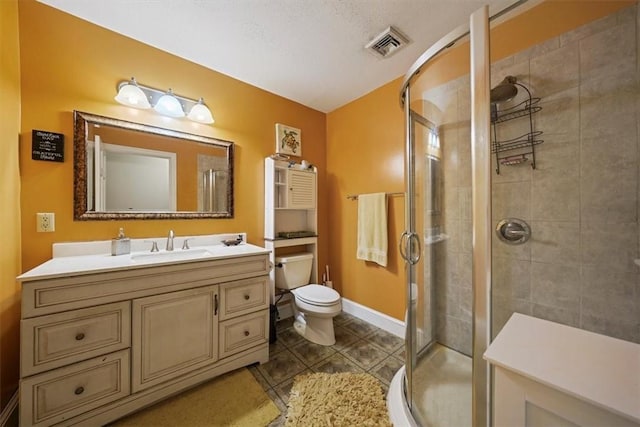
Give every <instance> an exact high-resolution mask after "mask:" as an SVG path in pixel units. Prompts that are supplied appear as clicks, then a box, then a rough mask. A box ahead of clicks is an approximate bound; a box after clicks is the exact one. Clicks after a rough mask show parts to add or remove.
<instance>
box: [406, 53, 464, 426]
mask: <svg viewBox="0 0 640 427" xmlns="http://www.w3.org/2000/svg"><path fill="white" fill-rule="evenodd" d="M458 49H462V50H463V51H465V52H463V53H462V54H463V55H469V47H468V44H466V47H465V45H462V46H461V47H459V48H458ZM470 92H471V91H470V79H469V70H466V73H464V74H463V75H461V76H458V77H456V78H455V79H453V80H451V81H449V82H447V83H446V84H444V85H442V84H438V82H437V79H435V78H434V76H433V75H432V74H430V69H429V65H428V64H427V66H425V70H423V71H422V73H421V74H420V77H419V78H417V79H415V80H414V81H413V82H412V86H411V95H412V97H411V101H410V103H409V108H410V112H409V117H410V122H409V128H410V132H409V139H410V140H411V141H410V145H409V147H410V148H408V156H407V157H408V162H409V163H410V164H408V165H407V172H408V176H407V183H408V186H409V187H410V189H409V193H410V195H409V203H410V204H411V205H412V206H411V207H410V210H411V218H410V219H409V222H410V225H411V228H410V230H411V233H409V237H410V239H409V238H407V240H409V243H410V244H409V247H410V248H411V249H410V252H411V254H412V255H413V258H412V260H414V261H415V262H414V263H409V267H408V269H409V274H408V276H409V277H410V278H411V280H410V283H411V286H410V292H409V293H410V301H409V307H410V311H409V313H410V314H409V316H410V317H411V321H410V324H411V328H410V329H411V332H410V334H411V336H410V342H411V345H410V346H408V347H407V350H408V351H409V352H410V353H411V354H410V357H409V359H410V363H411V365H410V366H409V360H408V364H407V367H406V369H407V377H408V379H407V387H408V390H410V391H409V392H408V393H407V394H408V395H410V399H408V400H409V401H410V403H409V404H410V406H411V411H412V413H413V415H414V418H415V420H416V421H417V422H418V423H419V424H420V425H423V426H430V425H432V426H449V425H451V426H453V425H461V426H462V425H472V421H471V408H472V404H471V397H472V387H471V355H472V313H473V309H472V285H471V277H472V274H471V264H472V263H471V148H470V147H471V142H470V138H471V136H470V135H471V129H470V116H471V113H470V105H471V104H470ZM418 251H419V253H420V256H419V257H418V256H415V253H416V252H418Z"/></svg>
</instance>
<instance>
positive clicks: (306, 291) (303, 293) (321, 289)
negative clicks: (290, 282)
mask: <svg viewBox="0 0 640 427" xmlns="http://www.w3.org/2000/svg"><path fill="white" fill-rule="evenodd" d="M291 292H293V294H294V295H295V296H296V298H298V299H300V300H301V301H304V302H306V303H307V304H312V305H321V306H327V305H333V304H335V303H337V302H338V301H339V300H340V294H339V293H338V292H336V291H335V290H334V289H331V288H328V287H326V286H322V285H307V286H300V287H299V288H296V289H293V290H292V291H291Z"/></svg>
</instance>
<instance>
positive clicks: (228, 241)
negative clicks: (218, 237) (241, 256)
mask: <svg viewBox="0 0 640 427" xmlns="http://www.w3.org/2000/svg"><path fill="white" fill-rule="evenodd" d="M241 242H242V239H225V240H223V241H222V244H223V245H225V246H237V245H239V244H240V243H241Z"/></svg>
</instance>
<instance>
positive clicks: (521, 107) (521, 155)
mask: <svg viewBox="0 0 640 427" xmlns="http://www.w3.org/2000/svg"><path fill="white" fill-rule="evenodd" d="M515 84H516V85H517V86H520V87H522V88H524V90H525V91H526V92H527V95H528V96H527V98H526V99H525V100H524V101H522V102H520V103H519V104H517V105H514V106H513V107H509V108H506V109H504V110H501V111H498V110H497V109H496V106H495V104H492V106H491V125H492V127H493V138H492V142H491V152H492V153H494V154H495V155H496V173H497V174H500V166H501V165H502V166H513V165H520V164H523V163H526V162H528V161H530V162H531V168H532V169H535V168H536V153H535V148H534V147H535V146H536V145H539V144H542V143H543V142H544V140H542V139H540V138H539V137H540V135H542V131H534V130H533V114H534V113H537V112H538V111H540V110H542V107H541V106H539V105H538V103H539V102H540V98H537V97H536V98H534V97H531V92H529V89H527V88H526V87H525V86H524V85H522V84H520V83H515ZM521 117H528V118H529V131H528V132H527V133H525V134H524V135H521V136H518V137H517V138H512V139H508V140H503V141H499V140H498V139H497V127H496V125H497V124H499V123H504V122H507V121H510V120H514V119H518V118H521ZM513 150H519V151H518V152H517V153H515V154H513V153H511V154H509V155H501V154H500V153H505V152H510V151H513ZM528 156H531V159H529V157H528Z"/></svg>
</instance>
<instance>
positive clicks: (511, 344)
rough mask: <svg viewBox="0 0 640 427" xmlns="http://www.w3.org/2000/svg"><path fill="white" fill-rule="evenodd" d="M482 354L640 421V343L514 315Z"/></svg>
mask: <svg viewBox="0 0 640 427" xmlns="http://www.w3.org/2000/svg"><path fill="white" fill-rule="evenodd" d="M484 358H485V359H486V360H488V361H489V362H490V363H491V364H493V365H496V366H499V367H502V368H504V369H507V370H510V371H513V372H516V373H518V374H520V375H522V376H524V377H526V378H529V379H531V380H534V381H537V382H539V383H542V384H545V385H547V386H549V387H552V388H554V389H557V390H561V391H563V392H565V393H567V394H569V395H571V396H573V397H576V398H578V399H581V400H584V401H587V402H590V403H592V404H594V405H596V406H599V407H602V408H604V409H607V410H609V411H611V412H614V413H616V414H619V415H622V416H624V417H626V418H629V419H631V420H633V421H635V422H640V344H634V343H632V342H628V341H623V340H619V339H616V338H611V337H608V336H605V335H600V334H596V333H593V332H589V331H585V330H582V329H577V328H573V327H570V326H565V325H561V324H558V323H554V322H549V321H547V320H542V319H538V318H535V317H530V316H525V315H523V314H519V313H515V314H514V315H513V316H512V317H511V319H509V321H508V322H507V324H506V325H505V326H504V328H503V329H502V331H500V333H499V334H498V336H497V337H496V339H495V340H494V341H493V343H491V345H490V346H489V348H488V349H487V351H486V352H485V354H484Z"/></svg>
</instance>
